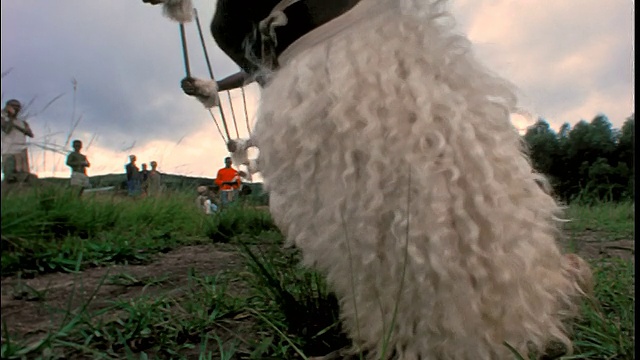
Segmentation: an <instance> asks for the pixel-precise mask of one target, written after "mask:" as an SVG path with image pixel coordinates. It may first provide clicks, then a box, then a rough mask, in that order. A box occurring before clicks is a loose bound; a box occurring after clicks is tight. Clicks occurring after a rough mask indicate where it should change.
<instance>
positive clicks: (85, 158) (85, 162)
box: [83, 155, 91, 167]
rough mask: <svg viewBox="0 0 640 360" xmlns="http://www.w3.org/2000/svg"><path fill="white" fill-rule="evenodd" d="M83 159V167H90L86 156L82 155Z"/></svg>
mask: <svg viewBox="0 0 640 360" xmlns="http://www.w3.org/2000/svg"><path fill="white" fill-rule="evenodd" d="M83 158H84V166H86V167H91V163H90V162H89V159H87V156H86V155H84V156H83Z"/></svg>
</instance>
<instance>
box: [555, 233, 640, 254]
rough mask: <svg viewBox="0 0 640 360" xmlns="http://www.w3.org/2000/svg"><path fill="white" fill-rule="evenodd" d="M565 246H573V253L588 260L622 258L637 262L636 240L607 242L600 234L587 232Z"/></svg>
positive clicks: (568, 241) (567, 241)
mask: <svg viewBox="0 0 640 360" xmlns="http://www.w3.org/2000/svg"><path fill="white" fill-rule="evenodd" d="M603 239H605V240H603ZM563 245H565V246H566V247H567V248H570V247H571V246H572V247H573V249H572V251H573V252H575V253H577V254H578V255H579V256H581V257H582V258H584V259H588V260H596V259H603V258H605V259H606V258H621V259H624V260H631V261H635V253H636V250H635V239H621V240H606V237H605V236H603V235H602V234H599V233H598V232H591V231H587V232H583V233H579V234H576V235H575V236H574V238H573V239H572V240H566V241H565V242H564V244H563ZM570 245H571V246H570Z"/></svg>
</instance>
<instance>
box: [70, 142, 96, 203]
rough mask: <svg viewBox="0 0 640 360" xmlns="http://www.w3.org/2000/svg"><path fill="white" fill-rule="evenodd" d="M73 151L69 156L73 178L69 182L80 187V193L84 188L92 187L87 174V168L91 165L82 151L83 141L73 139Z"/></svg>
mask: <svg viewBox="0 0 640 360" xmlns="http://www.w3.org/2000/svg"><path fill="white" fill-rule="evenodd" d="M72 145H73V151H72V152H71V153H69V155H68V156H67V166H68V167H70V168H71V179H70V180H69V184H70V185H71V186H73V187H79V188H80V194H82V192H83V191H84V189H89V188H91V182H89V177H88V176H87V168H88V167H90V166H91V164H90V163H89V160H87V157H86V155H83V154H81V153H80V150H82V141H80V140H73V143H72Z"/></svg>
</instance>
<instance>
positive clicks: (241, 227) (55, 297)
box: [1, 186, 635, 359]
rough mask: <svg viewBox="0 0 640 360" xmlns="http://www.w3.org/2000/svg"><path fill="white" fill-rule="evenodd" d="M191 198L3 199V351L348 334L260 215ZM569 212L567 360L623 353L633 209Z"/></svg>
mask: <svg viewBox="0 0 640 360" xmlns="http://www.w3.org/2000/svg"><path fill="white" fill-rule="evenodd" d="M194 198H195V194H192V193H188V192H169V193H168V194H167V195H166V196H164V197H162V198H146V199H135V200H134V199H129V198H126V197H120V196H109V195H104V194H103V195H91V196H82V197H78V196H77V195H76V194H73V193H70V192H67V191H64V190H62V189H60V188H58V187H54V186H49V187H43V188H39V189H32V190H27V191H23V192H19V193H11V194H9V195H8V196H7V197H5V198H3V201H2V329H1V332H2V346H1V358H2V359H23V358H27V359H31V358H34V359H35V358H43V359H62V358H65V359H122V358H127V359H129V358H130V359H150V358H154V359H266V358H271V359H305V358H307V357H310V356H318V355H323V354H326V353H328V352H330V351H333V350H337V349H340V348H343V347H345V346H347V345H348V344H349V341H348V339H347V338H345V337H344V335H342V333H341V329H340V323H339V322H338V321H337V317H338V305H337V301H336V299H335V297H334V296H333V295H332V294H331V292H330V291H329V290H328V288H327V286H326V284H325V282H324V279H323V277H322V276H320V275H318V274H317V273H315V272H313V271H311V270H309V269H306V268H304V267H302V266H301V265H300V264H299V254H298V253H297V252H296V251H295V250H291V249H283V247H282V241H283V239H282V235H281V234H280V233H279V232H278V230H277V229H276V227H275V226H274V225H273V223H272V221H271V219H270V216H269V214H268V212H267V211H265V210H264V209H263V208H260V207H256V206H254V205H253V204H248V203H247V204H237V206H235V207H233V208H229V209H228V210H225V211H224V212H222V213H221V214H218V215H216V216H206V215H204V214H201V213H199V212H198V210H197V209H196V208H195V205H194ZM567 217H568V218H569V219H570V220H571V221H570V222H568V223H566V225H565V231H564V235H565V236H564V238H563V239H562V241H563V245H564V246H565V248H567V249H568V250H570V251H575V252H578V253H579V254H581V255H582V256H584V257H585V258H587V259H588V260H589V261H590V263H591V264H592V266H593V268H594V271H595V276H596V280H597V284H596V289H595V291H596V299H595V301H593V302H589V303H585V304H584V309H583V310H584V311H583V312H584V316H583V318H582V319H580V321H579V322H578V323H577V324H576V325H575V336H574V342H575V347H576V348H575V351H574V354H573V355H572V356H571V357H565V358H566V359H633V358H634V350H635V345H634V343H635V330H634V303H635V292H634V288H635V275H634V260H633V258H634V251H635V242H634V234H633V222H634V218H633V217H634V213H633V205H632V204H610V203H603V204H598V205H593V206H589V207H570V208H569V209H568V210H567ZM514 358H517V357H515V356H514Z"/></svg>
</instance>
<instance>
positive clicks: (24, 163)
mask: <svg viewBox="0 0 640 360" xmlns="http://www.w3.org/2000/svg"><path fill="white" fill-rule="evenodd" d="M21 109H22V104H20V101H18V100H15V99H11V100H9V101H7V102H6V104H5V107H4V109H2V172H3V173H4V181H5V182H7V183H14V182H24V181H26V180H27V179H28V178H29V155H28V152H27V136H28V137H30V138H32V137H33V132H32V131H31V128H30V127H29V124H28V123H27V122H26V121H25V120H24V119H22V118H20V117H18V115H19V114H20V110H21Z"/></svg>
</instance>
